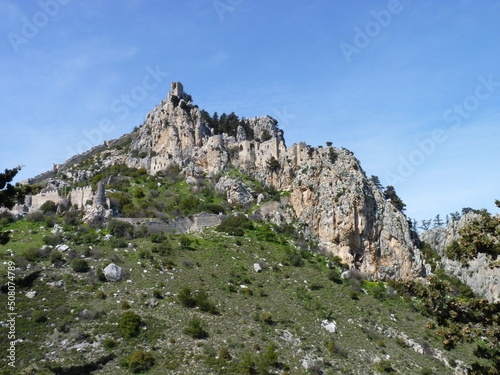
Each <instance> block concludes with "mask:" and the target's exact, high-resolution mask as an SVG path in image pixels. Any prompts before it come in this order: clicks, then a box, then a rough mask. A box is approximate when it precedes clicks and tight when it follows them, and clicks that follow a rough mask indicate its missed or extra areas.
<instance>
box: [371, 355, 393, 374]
mask: <svg viewBox="0 0 500 375" xmlns="http://www.w3.org/2000/svg"><path fill="white" fill-rule="evenodd" d="M376 369H377V371H378V372H384V373H386V374H395V373H396V372H395V371H394V369H393V368H392V365H391V362H390V361H388V360H385V359H384V360H382V361H380V362H378V363H377V365H376Z"/></svg>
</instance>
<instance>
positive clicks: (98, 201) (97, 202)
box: [94, 181, 106, 206]
mask: <svg viewBox="0 0 500 375" xmlns="http://www.w3.org/2000/svg"><path fill="white" fill-rule="evenodd" d="M104 204H106V190H105V188H104V182H102V181H101V182H99V184H98V185H97V193H96V195H95V197H94V206H102V205H104Z"/></svg>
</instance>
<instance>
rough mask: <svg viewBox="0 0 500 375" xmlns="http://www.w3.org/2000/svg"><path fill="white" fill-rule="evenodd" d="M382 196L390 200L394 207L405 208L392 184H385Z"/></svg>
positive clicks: (401, 209)
mask: <svg viewBox="0 0 500 375" xmlns="http://www.w3.org/2000/svg"><path fill="white" fill-rule="evenodd" d="M384 198H385V199H387V200H390V201H391V203H392V204H393V205H394V207H396V208H397V209H398V210H399V211H403V210H405V209H406V204H404V203H403V201H402V200H401V198H399V197H398V195H397V194H396V190H395V189H394V186H391V185H389V186H387V188H386V189H385V192H384Z"/></svg>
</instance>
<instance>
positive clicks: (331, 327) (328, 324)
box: [321, 320, 337, 333]
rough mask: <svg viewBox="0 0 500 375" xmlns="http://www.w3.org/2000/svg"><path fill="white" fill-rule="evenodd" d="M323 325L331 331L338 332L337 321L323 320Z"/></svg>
mask: <svg viewBox="0 0 500 375" xmlns="http://www.w3.org/2000/svg"><path fill="white" fill-rule="evenodd" d="M321 327H323V328H324V329H326V330H327V331H328V332H330V333H337V323H335V322H329V321H328V320H323V321H322V322H321Z"/></svg>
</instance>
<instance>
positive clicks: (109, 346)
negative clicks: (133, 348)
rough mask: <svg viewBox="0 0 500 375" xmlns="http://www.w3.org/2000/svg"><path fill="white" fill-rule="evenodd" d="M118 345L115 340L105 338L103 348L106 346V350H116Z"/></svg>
mask: <svg viewBox="0 0 500 375" xmlns="http://www.w3.org/2000/svg"><path fill="white" fill-rule="evenodd" d="M117 345H118V344H117V343H116V341H115V340H113V339H112V338H109V337H108V338H105V339H104V340H102V346H104V347H105V348H106V349H113V348H116V346H117Z"/></svg>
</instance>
